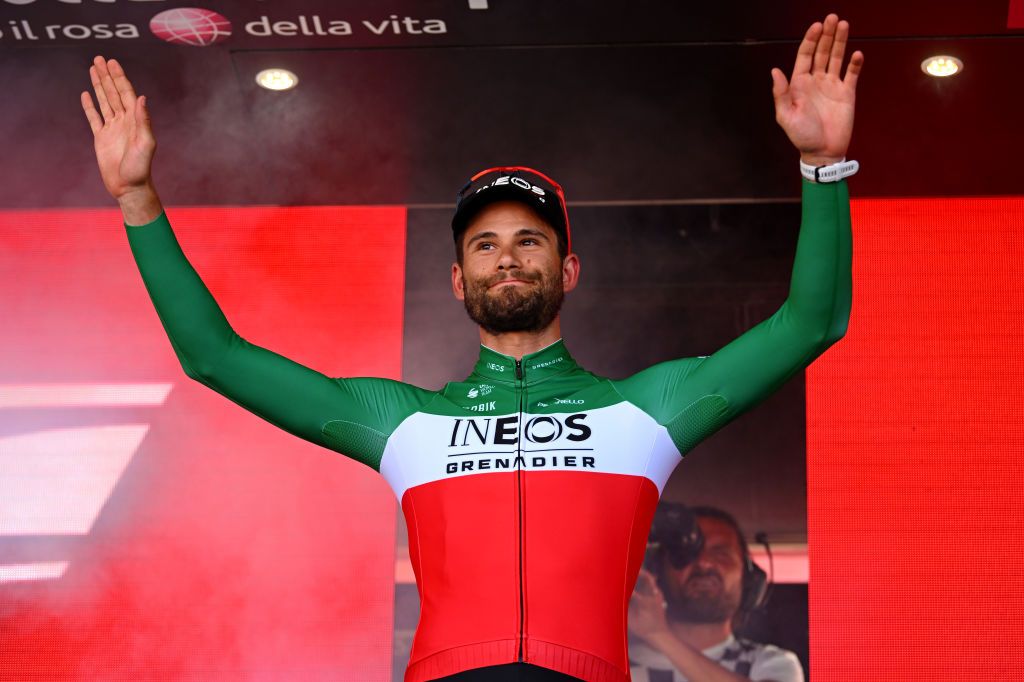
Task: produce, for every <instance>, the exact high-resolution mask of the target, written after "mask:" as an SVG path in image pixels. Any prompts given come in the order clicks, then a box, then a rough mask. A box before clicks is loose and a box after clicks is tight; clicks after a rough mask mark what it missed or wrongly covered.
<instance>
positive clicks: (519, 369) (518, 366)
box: [516, 360, 523, 381]
mask: <svg viewBox="0 0 1024 682" xmlns="http://www.w3.org/2000/svg"><path fill="white" fill-rule="evenodd" d="M516 379H519V380H520V381H522V380H523V361H522V360H516Z"/></svg>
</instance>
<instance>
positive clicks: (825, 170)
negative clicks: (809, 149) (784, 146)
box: [800, 157, 860, 182]
mask: <svg viewBox="0 0 1024 682" xmlns="http://www.w3.org/2000/svg"><path fill="white" fill-rule="evenodd" d="M858 170H860V164H859V163H857V162H856V161H847V160H846V158H845V157H844V158H843V159H842V160H841V161H839V162H838V163H833V164H831V165H828V166H812V165H810V164H808V163H804V160H803V159H800V173H801V174H802V175H803V176H804V177H805V178H807V179H808V180H813V181H814V182H838V181H840V180H842V179H843V178H848V177H850V176H851V175H853V174H854V173H856V172H857V171H858Z"/></svg>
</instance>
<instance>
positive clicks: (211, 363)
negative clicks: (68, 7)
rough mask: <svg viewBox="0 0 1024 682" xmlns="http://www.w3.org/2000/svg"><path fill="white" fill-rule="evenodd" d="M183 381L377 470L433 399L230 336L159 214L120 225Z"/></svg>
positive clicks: (425, 393) (417, 390) (397, 384)
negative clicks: (404, 425) (409, 420)
mask: <svg viewBox="0 0 1024 682" xmlns="http://www.w3.org/2000/svg"><path fill="white" fill-rule="evenodd" d="M125 229H126V230H127V232H128V242H129V244H130V245H131V249H132V254H133V255H134V256H135V261H136V264H137V265H138V267H139V272H140V273H141V274H142V279H143V282H144V284H145V286H146V290H147V291H148V292H149V296H150V298H151V299H152V301H153V305H154V307H155V308H156V312H157V315H158V316H159V318H160V322H161V323H162V324H163V327H164V330H165V331H166V332H167V336H168V338H169V339H170V342H171V347H172V348H173V349H174V352H175V354H176V355H177V357H178V360H179V362H180V363H181V366H182V368H183V369H184V370H185V374H186V375H188V376H189V377H190V378H192V379H195V380H196V381H198V382H200V383H201V384H203V385H205V386H208V387H209V388H211V389H213V390H214V391H216V392H218V393H220V394H221V395H223V396H225V397H226V398H228V399H230V400H232V401H233V402H235V403H237V404H238V405H241V406H242V407H244V408H245V409H247V410H249V411H250V412H252V413H253V414H256V415H257V416H259V417H261V418H263V419H265V420H267V421H268V422H270V423H271V424H274V425H275V426H278V427H280V428H282V429H284V430H285V431H288V432H289V433H292V434H294V435H296V436H299V437H300V438H304V439H305V440H308V441H311V442H313V443H316V444H318V445H322V446H324V447H326V448H330V449H332V450H335V451H338V452H341V453H342V454H345V455H347V456H349V457H352V458H353V459H356V460H358V461H360V462H362V463H364V464H366V465H367V466H370V467H372V468H374V469H375V470H379V469H380V460H381V457H382V455H383V452H384V446H385V444H386V441H387V438H388V436H390V434H391V432H392V431H393V430H394V429H395V428H396V427H397V426H398V424H399V423H401V421H402V420H404V419H405V418H406V417H408V416H409V415H410V414H412V413H413V412H414V411H416V410H417V409H419V408H420V407H422V406H423V405H425V404H426V403H427V402H429V401H430V400H431V399H432V398H433V397H434V393H433V392H430V391H425V390H423V389H420V388H416V387H415V386H410V385H408V384H403V383H401V382H397V381H391V380H388V379H371V378H356V379H334V378H330V377H328V376H326V375H324V374H321V373H320V372H317V371H315V370H313V369H310V368H309V367H305V366H303V365H300V364H298V363H297V362H294V361H292V360H289V359H288V358H286V357H283V356H281V355H278V354H277V353H274V352H273V351H270V350H267V349H265V348H261V347H260V346H256V345H254V344H251V343H249V342H248V341H246V340H245V339H243V338H242V337H241V336H239V335H238V334H236V333H235V331H234V330H233V329H232V328H231V325H230V324H229V323H228V321H227V319H226V318H225V317H224V313H223V312H222V311H221V309H220V307H219V306H218V305H217V302H216V301H215V300H214V298H213V296H212V295H211V294H210V291H209V289H207V288H206V285H205V284H204V283H203V281H202V280H201V279H200V278H199V275H198V274H197V273H196V271H195V269H194V268H193V267H192V265H191V264H190V263H189V262H188V260H187V259H186V258H185V254H184V253H182V250H181V246H180V245H179V244H178V240H177V239H176V238H175V236H174V232H173V231H172V230H171V226H170V223H169V222H168V220H167V215H166V213H161V214H160V216H159V217H158V218H156V219H155V220H154V221H153V222H151V223H148V224H146V225H128V224H125Z"/></svg>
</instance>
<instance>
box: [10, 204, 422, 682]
mask: <svg viewBox="0 0 1024 682" xmlns="http://www.w3.org/2000/svg"><path fill="white" fill-rule="evenodd" d="M168 214H169V216H170V219H171V221H172V224H173V225H174V229H175V232H176V234H177V236H178V239H179V241H180V242H181V244H182V248H183V250H184V252H185V254H186V256H187V257H188V258H189V260H190V261H191V262H192V264H193V265H194V266H195V267H196V269H197V271H198V272H199V274H200V275H201V276H202V277H203V279H204V281H205V282H206V284H207V286H208V287H209V288H210V290H211V291H212V293H213V294H214V296H215V297H216V299H217V301H218V303H219V304H220V306H221V308H222V309H223V310H224V313H225V315H226V316H227V318H228V320H229V321H230V322H231V324H232V325H233V326H234V328H235V330H236V331H237V332H238V333H239V334H241V335H242V336H243V337H245V338H246V339H247V340H249V341H250V342H252V343H254V344H257V345H260V346H263V347H265V348H269V349H271V350H273V351H275V352H278V353H280V354H282V355H285V356H287V357H290V358H292V359H294V360H296V361H297V362H301V363H303V364H306V365H308V366H310V367H312V368H314V369H317V370H319V371H322V372H324V373H325V374H328V375H330V376H342V375H376V376H383V377H391V378H395V379H398V378H399V377H400V374H401V366H400V362H401V339H402V310H403V288H404V253H405V211H404V209H400V208H343V207H300V208H178V209H174V208H172V209H169V210H168ZM0 235H2V237H0V239H2V242H3V246H2V248H0V271H3V272H4V288H3V292H2V294H0V296H2V301H0V309H2V310H3V311H4V313H3V317H4V321H3V327H4V333H3V335H0V352H2V354H3V358H4V362H3V363H0V373H2V374H0V384H2V385H0V391H2V392H4V393H5V395H6V397H8V398H10V397H12V396H13V397H14V398H13V399H12V400H14V401H15V402H16V400H17V396H18V395H24V396H35V397H34V398H33V400H35V401H36V402H37V404H38V396H39V395H44V396H45V395H52V398H53V399H52V402H53V404H54V405H63V406H61V407H46V405H45V404H43V405H41V406H37V407H32V408H16V409H12V408H7V409H0V439H2V440H0V452H3V454H4V455H5V456H6V459H4V461H3V464H4V466H5V467H7V466H8V465H10V466H14V467H16V466H17V465H18V464H19V462H20V463H23V464H25V465H26V466H27V465H28V464H29V463H30V460H29V455H32V456H33V457H36V458H38V457H39V456H41V455H45V456H47V457H50V456H53V457H55V458H56V457H59V456H63V457H65V459H63V460H60V459H54V461H55V462H64V464H63V465H61V467H58V468H54V469H52V470H50V471H48V472H45V471H44V472H42V473H41V472H40V470H39V469H38V468H36V469H33V470H31V475H32V479H31V481H30V484H31V487H32V488H33V490H40V489H42V490H47V491H49V492H47V496H46V497H45V498H44V499H45V500H46V501H47V502H46V505H45V508H44V509H49V510H52V514H53V516H52V517H50V516H47V515H46V514H41V513H38V512H32V513H33V514H35V515H34V516H31V517H30V516H29V513H30V512H29V511H26V510H30V509H37V510H38V509H39V508H40V505H38V504H35V505H34V506H31V505H28V504H27V503H26V504H20V505H19V504H15V503H13V502H12V495H16V494H19V493H18V490H15V489H12V488H10V487H9V486H4V485H3V481H0V498H2V499H0V604H3V605H4V606H3V626H2V631H3V636H2V637H0V661H2V662H0V669H2V672H0V677H2V678H4V679H44V678H45V679H56V678H58V677H59V678H61V679H76V680H96V679H143V678H145V679H203V680H237V679H327V678H332V679H351V680H385V679H390V677H391V661H392V642H391V630H392V623H393V599H394V579H393V577H394V531H395V520H394V497H393V495H392V494H391V492H390V490H389V489H388V487H387V485H386V483H385V482H384V481H383V480H382V479H381V478H380V476H379V475H378V474H377V473H375V472H374V471H372V470H371V469H369V468H368V467H365V466H363V465H361V464H358V463H356V462H354V461H351V460H348V459H346V458H344V457H342V456H341V455H338V454H337V453H334V452H331V451H328V450H326V449H324V448H320V447H318V446H316V445H313V444H311V443H308V442H304V441H302V440H299V439H297V438H296V437H294V436H292V435H290V434H288V433H285V432H284V431H281V430H279V429H277V428H276V427H274V426H273V425H271V424H269V423H266V422H264V421H262V420H261V419H260V418H258V417H257V416H255V415H253V414H251V413H249V412H246V411H244V410H243V409H242V408H240V407H238V406H237V405H234V404H232V403H231V402H230V401H228V400H226V399H225V398H223V397H221V396H219V395H217V394H216V393H214V392H213V391H211V390H209V389H208V388H206V387H204V386H202V385H200V384H199V383H198V382H195V381H192V380H191V379H188V378H187V377H186V376H185V374H184V372H183V371H182V368H181V366H180V365H179V363H178V360H177V358H176V357H175V355H174V353H173V351H172V348H171V346H170V344H169V343H168V340H167V336H166V334H165V333H164V331H163V329H162V328H161V326H160V321H159V319H158V317H157V316H156V314H155V312H154V310H153V306H152V303H151V302H150V300H149V298H148V296H147V294H146V292H145V290H144V287H143V283H142V281H141V278H140V276H139V273H138V271H137V269H136V267H135V264H134V261H133V259H132V255H131V252H130V250H129V248H128V242H127V237H126V235H125V228H124V227H123V225H122V222H121V214H120V212H118V211H115V210H80V211H66V210H48V211H17V212H4V213H0ZM57 383H61V384H75V385H77V386H78V387H83V386H85V387H91V389H90V390H91V391H92V393H93V394H96V395H100V394H103V391H108V392H109V387H111V386H113V387H114V389H113V390H114V395H115V396H116V399H114V398H109V397H108V398H103V397H102V395H101V397H100V398H99V399H97V398H96V395H91V397H90V393H89V391H86V392H85V394H84V397H82V396H78V397H76V398H75V399H74V400H65V399H62V398H61V396H60V395H58V394H56V393H53V392H52V391H51V392H50V394H47V393H46V391H47V390H48V389H47V387H48V386H52V385H54V384H57ZM152 386H156V387H161V386H163V387H166V388H167V389H169V392H166V391H164V393H162V394H161V393H159V392H157V393H156V395H157V396H158V397H157V398H153V397H152V395H151V394H150V393H151V392H150V391H149V390H148V388H147V387H152ZM103 387H107V388H103ZM118 387H120V388H118ZM139 387H142V388H139ZM143 389H145V390H143ZM12 400H8V401H6V402H8V403H11V402H12ZM75 402H77V403H79V404H80V405H79V406H78V407H75V406H69V404H70V403H75ZM44 403H45V401H44ZM114 403H117V404H114ZM125 425H127V426H129V427H132V428H136V429H142V430H144V432H145V435H144V436H143V437H142V439H141V442H140V443H139V444H138V445H137V446H136V445H135V444H131V445H130V446H129V447H128V451H127V452H126V453H125V456H126V457H127V458H128V460H127V464H126V465H125V466H124V467H123V468H116V469H115V468H111V467H94V468H93V469H91V470H86V471H85V472H84V474H83V472H82V471H80V470H79V469H78V467H77V464H76V462H77V460H76V459H75V456H76V452H75V451H73V450H72V451H71V452H65V453H50V452H43V453H38V452H35V451H31V452H30V450H31V445H32V442H40V443H44V442H52V434H53V433H55V432H57V431H58V430H60V429H69V428H70V429H78V430H79V431H76V432H75V433H77V434H85V438H86V439H88V440H90V441H94V440H95V439H96V438H103V437H110V436H108V435H106V434H107V433H108V431H107V430H105V429H108V428H109V427H111V426H117V427H120V426H125ZM110 433H115V434H116V433H122V432H120V431H118V432H110ZM33 434H36V435H38V436H39V439H37V441H33V439H32V438H33ZM44 436H47V437H49V438H50V440H46V441H44V440H43V437H44ZM13 438H18V439H20V440H17V441H13V440H11V439H13ZM14 442H16V443H17V446H16V447H17V448H19V449H24V450H25V451H24V452H19V451H11V449H10V448H11V447H13V446H11V443H14ZM5 443H6V444H7V447H6V449H5ZM99 445H101V446H102V445H103V443H100V444H99ZM84 447H85V445H84V444H83V448H84ZM90 447H91V446H90ZM106 449H107V450H110V451H112V452H113V451H118V450H123V449H124V443H122V442H120V441H116V442H115V441H111V442H109V443H107V444H106ZM97 450H98V451H99V452H100V454H102V453H103V452H104V447H98V448H97ZM83 452H84V450H83ZM98 461H106V460H102V459H100V460H98ZM11 471H12V469H10V468H5V469H4V472H5V474H9V473H10V472H11ZM17 471H18V470H17V469H13V472H14V474H12V475H14V476H15V477H16V475H17ZM26 471H28V470H26ZM40 477H43V479H45V480H42V479H41V478H40ZM8 480H13V479H8ZM104 486H106V487H105V488H104ZM22 487H24V486H22ZM69 509H71V510H73V513H70V514H69V512H68V510H69ZM69 516H70V517H73V518H69ZM76 524H78V525H82V524H84V530H83V531H82V532H80V533H79V532H72V531H69V530H68V528H72V527H74V526H75V525H76ZM61 563H64V564H66V566H64V567H63V569H61V568H60V567H59V566H58V568H57V569H56V574H55V575H56V576H57V577H51V578H49V579H43V578H41V577H40V576H41V575H43V574H44V573H45V572H46V570H49V567H52V566H54V565H57V564H61Z"/></svg>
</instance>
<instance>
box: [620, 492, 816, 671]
mask: <svg viewBox="0 0 1024 682" xmlns="http://www.w3.org/2000/svg"><path fill="white" fill-rule="evenodd" d="M659 518H660V519H661V520H662V524H661V527H660V528H659V524H658V520H659ZM659 518H656V520H655V528H654V530H653V531H652V538H657V536H659V535H660V538H662V539H664V540H666V541H664V542H662V543H661V545H662V546H661V547H659V548H658V549H657V550H655V551H654V552H653V554H652V556H651V560H652V562H653V568H655V569H656V573H652V572H651V571H650V570H647V569H646V568H642V569H641V570H640V577H639V579H638V581H637V587H636V590H635V591H634V593H633V597H632V600H631V602H630V609H629V631H630V634H631V635H632V637H631V641H630V647H629V658H630V666H631V674H632V678H633V680H634V681H635V682H686V681H688V682H735V681H736V680H747V679H750V680H759V681H761V682H765V681H768V680H771V681H773V682H803V680H804V674H803V668H802V667H801V665H800V661H799V659H798V658H797V656H796V654H794V653H793V652H791V651H787V650H785V649H781V648H779V647H777V646H774V645H771V644H761V643H758V642H753V641H750V640H748V639H745V638H743V637H737V636H736V635H735V634H734V630H735V629H736V628H738V627H740V626H741V625H742V623H743V621H744V619H745V618H746V616H747V615H748V614H749V613H750V611H752V610H753V609H754V608H756V607H757V606H758V605H759V604H760V603H762V602H763V600H764V593H765V586H766V578H765V574H764V572H763V571H762V570H761V569H760V568H759V567H757V566H756V564H754V563H753V561H752V560H751V558H750V552H749V550H748V548H747V544H746V540H745V539H744V536H743V531H742V529H741V528H740V527H739V524H738V523H737V522H736V520H735V519H734V518H733V517H732V515H731V514H729V513H728V512H725V511H723V510H721V509H717V508H714V507H694V508H692V509H686V508H685V507H683V506H682V505H678V504H672V503H662V504H661V505H660V508H659ZM673 541H674V545H675V546H674V547H673V546H672V545H673ZM656 542H657V539H656Z"/></svg>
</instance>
